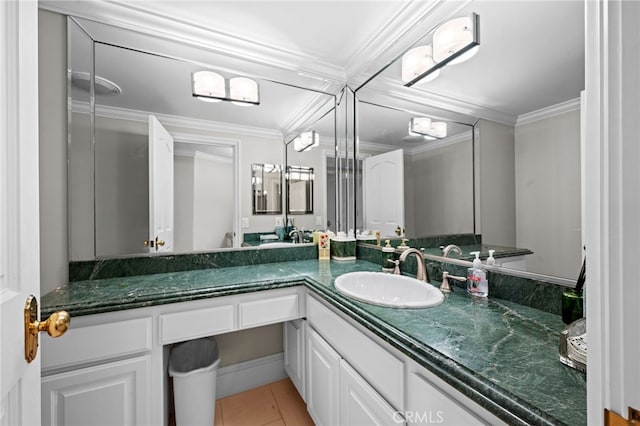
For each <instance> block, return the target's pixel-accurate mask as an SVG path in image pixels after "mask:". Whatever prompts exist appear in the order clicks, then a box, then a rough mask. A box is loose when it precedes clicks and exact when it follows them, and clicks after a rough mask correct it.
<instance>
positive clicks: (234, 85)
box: [191, 70, 260, 105]
mask: <svg viewBox="0 0 640 426" xmlns="http://www.w3.org/2000/svg"><path fill="white" fill-rule="evenodd" d="M191 88H192V93H193V96H194V97H195V98H198V99H200V100H201V101H205V102H220V101H231V102H232V103H233V104H236V105H260V93H259V91H258V83H257V82H256V81H255V80H252V79H250V78H247V77H233V78H231V79H229V80H227V79H226V78H224V77H223V76H222V75H220V74H218V73H216V72H213V71H209V70H203V71H196V72H194V73H192V74H191Z"/></svg>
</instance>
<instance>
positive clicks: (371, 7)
mask: <svg viewBox="0 0 640 426" xmlns="http://www.w3.org/2000/svg"><path fill="white" fill-rule="evenodd" d="M40 7H41V8H43V9H48V10H52V11H55V12H60V13H67V14H71V15H75V16H79V17H83V18H87V19H90V20H95V21H100V22H105V23H108V24H112V25H117V26H119V27H122V28H127V29H130V30H135V31H137V32H140V33H142V34H147V35H152V36H153V40H157V39H163V40H173V42H175V43H176V46H179V47H176V49H175V52H179V54H180V55H181V56H183V57H188V59H189V60H200V61H202V62H203V63H213V59H212V58H214V56H215V58H216V59H215V60H216V61H218V63H221V59H220V58H225V60H226V61H227V63H226V64H225V66H226V69H228V70H231V71H236V72H237V71H239V70H242V71H244V72H246V73H251V74H253V75H257V76H259V77H263V78H266V79H274V80H277V81H286V82H293V83H294V84H297V85H302V86H304V87H313V88H314V89H318V90H324V91H327V92H330V93H336V92H337V91H338V88H340V87H342V85H344V84H345V83H347V84H350V85H355V86H354V87H357V86H358V85H359V83H361V82H362V81H364V80H365V79H366V78H368V77H370V76H372V75H373V73H374V72H375V71H376V70H378V69H380V68H382V66H383V65H385V64H387V63H389V61H390V60H391V59H393V58H397V57H399V56H400V55H401V54H402V52H404V51H405V50H406V49H407V48H409V47H410V46H411V45H412V44H413V43H415V42H416V40H419V38H420V37H421V36H424V35H425V34H428V33H429V32H430V31H432V30H433V28H435V26H436V25H437V24H439V23H441V22H443V21H444V20H445V19H446V18H448V17H452V16H462V15H463V14H467V13H469V12H471V11H473V12H476V13H478V14H479V15H480V19H481V31H480V34H481V35H480V37H481V46H480V51H479V53H478V54H477V55H476V56H475V57H473V58H472V59H471V60H469V61H467V62H464V63H462V64H459V65H454V66H448V67H445V69H443V70H442V73H441V75H440V77H438V78H437V79H436V80H434V81H432V82H429V83H426V84H421V85H419V86H417V87H414V88H410V89H407V88H404V87H402V85H401V84H400V82H399V73H400V72H399V65H397V64H395V65H392V66H390V67H389V68H387V69H386V70H385V71H384V72H383V73H382V74H381V75H380V76H378V77H377V78H375V79H374V80H373V81H372V83H371V87H379V88H383V89H385V90H386V89H389V90H390V91H395V92H396V93H397V94H399V95H400V96H404V95H406V96H407V97H409V98H413V99H417V100H418V102H422V103H424V104H430V103H433V105H436V104H437V106H438V107H440V108H443V106H447V109H449V110H451V111H454V112H457V113H464V114H466V115H469V116H473V117H479V118H487V119H493V120H495V121H500V122H503V123H508V124H515V122H516V119H517V117H518V116H520V115H522V114H525V113H528V112H531V111H534V110H537V109H540V108H544V107H548V106H551V105H555V104H557V103H560V102H563V101H567V100H571V99H575V98H577V97H578V96H579V93H580V90H582V89H583V88H584V11H583V9H584V4H583V2H582V1H580V0H570V1H519V0H515V1H490V0H475V1H443V2H430V1H397V0H358V1H332V0H327V1H321V0H297V1H272V0H263V1H211V2H203V1H189V0H187V1H168V0H164V1H151V0H148V1H137V2H124V1H101V0H93V1H86V0H85V1H63V0H41V1H40ZM148 40H152V38H149V39H148ZM154 42H155V41H147V42H146V44H145V42H141V43H142V45H144V46H147V45H148V46H151V45H152V43H154ZM149 49H150V50H153V48H151V47H149ZM216 55H217V56H216Z"/></svg>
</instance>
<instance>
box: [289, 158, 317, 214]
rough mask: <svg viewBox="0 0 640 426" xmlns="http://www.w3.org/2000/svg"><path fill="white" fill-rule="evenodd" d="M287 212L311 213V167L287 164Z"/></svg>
mask: <svg viewBox="0 0 640 426" xmlns="http://www.w3.org/2000/svg"><path fill="white" fill-rule="evenodd" d="M286 179H287V214H292V215H294V214H295V215H298V214H312V213H313V181H314V179H315V177H314V174H313V168H311V167H302V166H287V173H286Z"/></svg>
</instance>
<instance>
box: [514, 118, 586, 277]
mask: <svg viewBox="0 0 640 426" xmlns="http://www.w3.org/2000/svg"><path fill="white" fill-rule="evenodd" d="M515 176H516V179H515V182H516V217H517V221H516V230H517V241H516V245H517V246H518V247H525V248H528V249H531V250H533V252H534V254H533V255H530V256H527V270H528V271H531V272H539V273H542V274H548V275H555V276H560V277H566V278H577V276H578V273H579V272H580V267H581V262H582V250H581V245H582V243H581V225H580V220H581V219H580V209H581V200H580V112H579V111H572V112H568V113H565V114H562V115H557V116H555V117H551V118H547V119H544V120H539V121H535V122H532V123H529V124H525V125H520V126H517V127H516V128H515Z"/></svg>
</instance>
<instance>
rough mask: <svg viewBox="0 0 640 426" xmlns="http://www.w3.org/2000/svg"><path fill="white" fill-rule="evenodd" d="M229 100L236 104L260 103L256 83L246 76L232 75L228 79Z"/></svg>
mask: <svg viewBox="0 0 640 426" xmlns="http://www.w3.org/2000/svg"><path fill="white" fill-rule="evenodd" d="M229 91H230V96H229V97H230V98H231V101H232V102H233V103H234V104H236V105H252V104H259V103H260V96H259V94H258V83H256V82H255V81H254V80H251V79H250V78H247V77H234V78H232V79H231V80H229Z"/></svg>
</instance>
